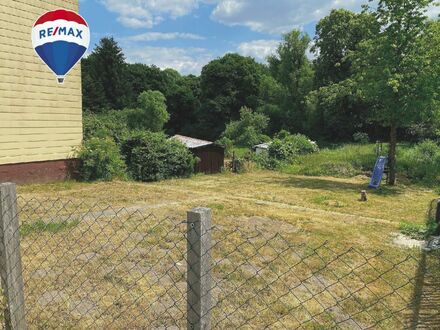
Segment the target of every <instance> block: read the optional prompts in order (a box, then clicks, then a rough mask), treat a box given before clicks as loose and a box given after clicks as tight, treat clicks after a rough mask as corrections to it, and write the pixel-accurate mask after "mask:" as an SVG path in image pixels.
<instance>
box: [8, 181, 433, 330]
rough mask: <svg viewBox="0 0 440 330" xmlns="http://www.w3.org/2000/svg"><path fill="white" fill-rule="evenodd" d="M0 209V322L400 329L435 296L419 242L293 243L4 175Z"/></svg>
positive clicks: (413, 322) (415, 320)
mask: <svg viewBox="0 0 440 330" xmlns="http://www.w3.org/2000/svg"><path fill="white" fill-rule="evenodd" d="M14 205H16V206H17V208H16V209H14V207H15V206H14ZM0 220H1V221H0V222H1V227H0V232H1V234H0V238H1V240H0V242H1V250H0V253H1V254H0V257H1V258H0V262H1V266H2V269H1V277H2V288H3V295H2V296H3V300H2V301H1V302H0V308H1V310H3V311H4V313H1V314H0V320H1V323H2V325H1V326H0V327H3V328H12V329H21V327H22V326H23V325H24V324H25V323H26V324H27V327H28V328H31V329H52V328H53V329H54V328H62V329H64V328H75V329H77V328H78V329H86V328H87V329H107V328H111V329H141V328H143V329H184V328H194V329H209V328H212V329H242V328H243V329H266V328H268V329H297V328H299V329H331V328H337V329H376V328H379V329H406V328H410V327H417V325H418V324H419V323H420V324H421V322H422V321H423V320H422V319H423V317H421V314H422V312H421V308H418V307H420V306H421V305H422V304H421V301H427V300H429V299H431V298H432V294H431V296H429V297H427V296H425V295H424V294H423V293H420V292H419V291H420V290H421V289H420V281H421V277H423V274H422V273H423V272H422V273H421V272H420V253H414V254H409V255H406V256H405V255H402V253H398V254H390V253H370V252H367V250H364V249H363V248H362V247H344V248H342V247H335V246H333V245H331V244H329V243H322V244H321V245H319V246H309V245H308V244H297V243H294V242H295V239H294V233H288V234H285V233H279V234H275V235H268V234H266V233H264V232H261V231H258V229H255V230H252V231H250V230H248V229H246V230H244V229H242V228H240V227H238V226H237V227H233V228H231V227H230V226H227V227H226V226H225V227H223V226H221V225H220V224H216V222H215V219H212V218H211V212H210V210H208V209H195V210H192V211H190V212H188V214H187V216H186V217H185V216H184V215H182V218H180V219H179V218H173V217H165V218H163V217H161V218H158V217H155V216H154V215H153V214H151V213H150V211H149V209H147V208H145V209H142V208H139V207H137V208H112V207H104V206H102V205H99V204H96V205H86V204H85V203H81V202H78V201H66V200H51V199H47V200H36V199H30V200H25V199H23V198H20V197H19V198H16V197H15V192H14V191H13V189H12V190H11V189H9V188H8V189H6V188H5V186H2V187H0ZM18 220H19V221H18ZM211 221H212V222H213V223H212V224H211ZM14 223H16V224H17V225H16V227H15V228H16V229H15V230H14V226H13V224H14ZM18 239H19V241H18ZM14 241H17V242H19V244H20V250H21V258H20V254H18V255H17V249H10V247H11V246H12V245H13V243H14ZM424 258H425V259H424V262H425V268H426V262H427V260H429V261H428V263H429V264H430V265H431V267H439V268H438V269H440V265H439V257H438V255H428V256H427V255H424ZM426 258H428V259H426ZM20 259H21V261H20ZM437 272H438V271H437ZM20 281H21V282H22V285H23V287H24V290H21V285H20ZM438 283H440V281H439V282H438ZM20 290H21V293H20ZM422 291H423V290H422ZM437 291H440V287H439V288H438V290H437ZM433 292H434V293H433V294H434V295H435V292H436V291H435V290H434V291H433ZM437 297H438V296H437ZM432 299H433V301H434V300H435V299H437V298H432ZM437 302H439V303H440V299H439V300H438V301H437ZM416 314H417V315H416ZM429 315H430V316H429V317H428V318H427V319H426V320H429V322H426V320H425V321H423V322H425V323H423V324H424V326H425V328H433V329H437V328H439V327H440V315H439V310H438V309H435V308H434V309H433V310H431V311H430V314H429ZM422 316H423V315H422ZM425 316H426V315H425ZM24 322H25V323H24ZM426 324H427V325H426Z"/></svg>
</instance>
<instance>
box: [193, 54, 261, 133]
mask: <svg viewBox="0 0 440 330" xmlns="http://www.w3.org/2000/svg"><path fill="white" fill-rule="evenodd" d="M261 71H262V65H261V64H258V63H257V62H256V61H255V60H254V59H252V58H250V57H243V56H241V55H238V54H227V55H225V56H223V57H222V58H220V59H217V60H214V61H212V62H210V63H209V64H207V65H206V66H205V67H204V68H203V70H202V74H201V78H200V79H201V80H200V84H201V93H202V95H201V102H202V106H201V108H200V112H199V115H198V116H199V118H200V127H199V135H202V136H203V137H205V138H210V139H217V138H218V137H219V136H220V134H221V133H222V132H223V131H224V129H225V126H226V123H229V122H230V121H231V120H237V119H238V118H239V117H240V109H241V107H243V106H247V107H249V108H253V109H256V108H257V107H258V102H259V94H260V79H261Z"/></svg>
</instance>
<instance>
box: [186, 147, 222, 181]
mask: <svg viewBox="0 0 440 330" xmlns="http://www.w3.org/2000/svg"><path fill="white" fill-rule="evenodd" d="M191 151H192V153H193V154H194V155H195V156H196V157H198V158H199V159H200V161H199V162H198V164H197V165H196V173H205V174H215V173H220V172H221V171H222V169H223V167H224V165H225V151H224V149H223V148H221V147H218V146H215V145H211V146H206V147H201V148H195V149H192V150H191Z"/></svg>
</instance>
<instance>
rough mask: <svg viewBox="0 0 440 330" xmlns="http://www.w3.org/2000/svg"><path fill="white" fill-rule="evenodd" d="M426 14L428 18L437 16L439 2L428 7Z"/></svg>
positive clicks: (439, 10)
mask: <svg viewBox="0 0 440 330" xmlns="http://www.w3.org/2000/svg"><path fill="white" fill-rule="evenodd" d="M427 15H428V16H429V17H430V18H438V17H439V15H440V2H438V3H437V5H436V6H431V7H429V9H428V13H427Z"/></svg>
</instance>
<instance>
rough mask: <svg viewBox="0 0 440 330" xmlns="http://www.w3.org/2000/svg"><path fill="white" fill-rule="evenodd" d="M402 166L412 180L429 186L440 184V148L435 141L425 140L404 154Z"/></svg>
mask: <svg viewBox="0 0 440 330" xmlns="http://www.w3.org/2000/svg"><path fill="white" fill-rule="evenodd" d="M398 164H399V163H398ZM400 164H401V167H402V170H403V172H404V174H405V175H406V176H407V177H408V178H410V179H413V180H416V181H421V182H424V183H429V184H432V183H437V184H438V182H440V146H439V145H438V144H437V143H435V142H434V141H431V140H425V141H423V142H421V143H419V144H417V145H416V146H415V147H413V148H411V149H408V150H406V151H405V152H403V154H402V158H401V162H400Z"/></svg>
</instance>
